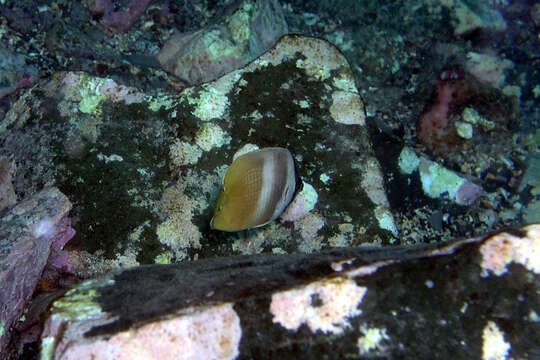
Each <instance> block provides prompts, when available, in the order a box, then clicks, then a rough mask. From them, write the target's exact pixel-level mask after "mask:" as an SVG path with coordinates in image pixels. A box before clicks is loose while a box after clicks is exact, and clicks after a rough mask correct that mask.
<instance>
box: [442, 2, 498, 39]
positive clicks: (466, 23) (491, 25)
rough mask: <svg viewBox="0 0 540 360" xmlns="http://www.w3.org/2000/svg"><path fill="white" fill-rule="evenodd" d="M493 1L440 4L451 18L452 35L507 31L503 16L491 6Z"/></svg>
mask: <svg viewBox="0 0 540 360" xmlns="http://www.w3.org/2000/svg"><path fill="white" fill-rule="evenodd" d="M493 3H496V2H495V1H493V2H491V1H483V0H472V1H465V0H448V1H444V2H442V5H443V6H445V7H446V8H447V9H448V10H449V11H450V14H451V16H452V20H453V26H454V35H457V36H460V35H465V34H468V33H471V32H473V31H475V30H484V31H494V32H500V31H505V30H506V29H507V27H508V26H507V25H506V21H505V20H504V18H503V16H502V15H501V14H500V13H499V11H498V10H496V9H495V8H494V6H493Z"/></svg>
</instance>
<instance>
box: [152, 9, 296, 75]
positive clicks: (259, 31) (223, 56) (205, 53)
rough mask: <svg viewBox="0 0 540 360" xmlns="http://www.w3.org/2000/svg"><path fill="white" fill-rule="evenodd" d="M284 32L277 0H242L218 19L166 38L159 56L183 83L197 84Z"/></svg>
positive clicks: (252, 55) (240, 62)
mask: <svg viewBox="0 0 540 360" xmlns="http://www.w3.org/2000/svg"><path fill="white" fill-rule="evenodd" d="M286 33H287V23H286V22H285V18H284V16H283V13H282V10H281V6H280V5H279V3H278V2H277V0H263V1H253V0H244V1H242V2H240V3H239V4H237V5H236V8H235V9H234V11H232V12H229V13H228V14H227V16H225V17H224V18H223V19H221V21H218V22H217V23H215V24H213V25H210V26H208V27H206V28H204V29H201V30H198V31H196V32H192V33H186V34H179V35H176V36H174V37H172V38H171V39H169V40H168V41H167V43H166V44H165V45H164V46H163V48H162V49H161V51H160V52H159V54H158V60H159V62H160V63H161V66H162V67H163V69H164V70H166V71H167V72H169V73H171V74H173V75H174V76H176V77H178V78H179V79H180V80H182V81H184V82H185V83H186V84H189V85H195V84H200V83H203V82H207V81H210V80H214V79H216V78H218V77H220V76H222V75H224V74H226V73H228V72H230V71H232V70H235V69H238V68H240V67H242V66H244V65H246V64H247V63H248V62H250V61H251V60H253V59H255V58H256V57H257V56H259V55H261V54H262V53H264V52H265V51H266V50H268V49H269V48H270V47H271V46H273V45H274V44H275V42H276V41H277V40H278V39H279V37H280V36H282V35H284V34H286Z"/></svg>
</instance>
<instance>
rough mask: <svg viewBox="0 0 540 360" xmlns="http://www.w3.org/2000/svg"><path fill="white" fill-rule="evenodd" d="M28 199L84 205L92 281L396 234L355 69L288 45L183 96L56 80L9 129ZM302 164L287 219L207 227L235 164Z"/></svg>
mask: <svg viewBox="0 0 540 360" xmlns="http://www.w3.org/2000/svg"><path fill="white" fill-rule="evenodd" d="M0 141H1V142H2V147H1V148H0V149H1V151H2V152H3V153H4V154H6V155H9V156H11V157H13V158H14V159H15V161H16V162H17V165H18V171H17V173H16V175H15V177H14V186H15V191H16V193H17V194H21V193H23V194H24V193H33V192H35V191H37V190H38V189H39V188H40V187H41V186H43V185H45V184H57V186H58V187H59V188H60V190H61V191H62V192H64V193H65V194H66V195H67V196H68V197H69V198H70V199H71V200H72V201H73V202H74V216H73V218H74V223H73V226H74V228H75V229H76V230H77V233H78V234H79V236H80V242H79V243H80V246H81V249H80V250H81V253H80V255H81V258H80V261H78V263H79V264H81V266H80V268H79V269H74V271H75V272H76V273H77V274H79V275H81V276H85V277H87V276H90V275H92V274H96V273H103V272H105V271H107V270H109V269H111V268H112V269H115V268H118V267H129V266H134V265H138V264H148V263H154V262H159V263H163V262H174V261H180V260H184V259H187V258H192V257H208V256H219V255H231V254H235V253H236V254H238V253H243V254H253V253H260V252H270V251H273V252H294V251H302V252H313V251H317V250H320V249H322V248H326V247H330V246H351V245H358V244H360V243H377V244H382V243H385V244H387V243H391V242H395V241H396V240H397V236H396V235H397V229H396V227H395V225H394V223H393V214H392V213H391V211H390V208H389V206H388V200H387V199H386V195H385V191H384V179H383V175H382V172H381V171H380V167H379V165H378V162H377V160H376V158H375V156H374V154H373V151H372V148H371V143H370V140H369V137H368V134H367V129H366V125H365V110H364V104H363V101H362V99H361V97H360V95H359V92H358V90H357V89H356V87H355V84H354V79H353V77H352V72H351V69H350V67H349V66H348V63H347V61H346V60H345V58H344V57H343V56H342V54H341V53H340V52H339V51H338V50H337V48H335V47H334V46H333V45H331V44H330V43H328V42H327V41H325V40H320V39H315V38H309V37H302V36H285V37H283V38H282V39H281V40H280V41H279V43H278V44H276V46H275V47H274V48H272V49H271V50H269V51H268V52H266V53H265V54H263V55H262V56H261V57H259V58H258V59H256V60H255V61H253V62H252V63H250V64H249V65H247V66H246V67H244V68H243V69H240V70H237V71H234V72H231V73H229V74H227V75H225V76H223V77H221V78H219V79H218V80H216V81H213V82H210V83H206V84H203V85H199V86H195V87H190V88H186V89H184V90H182V91H181V92H180V93H174V94H163V93H161V92H155V93H154V94H145V93H142V92H141V91H139V90H138V89H136V88H132V87H128V86H125V85H122V84H118V83H116V82H115V81H113V80H112V79H104V78H96V77H91V76H88V75H87V74H84V73H80V72H79V73H74V72H71V73H59V74H57V75H56V76H55V77H54V78H53V79H52V80H50V81H48V82H47V83H43V84H41V85H40V86H39V87H36V88H35V89H33V90H32V91H30V92H28V93H27V94H25V96H24V97H22V98H21V99H20V100H19V101H18V102H17V103H16V104H15V105H14V107H13V108H12V110H11V111H10V112H9V113H8V114H7V116H6V120H5V121H4V122H3V123H2V124H1V126H0ZM272 146H277V147H284V148H286V149H288V150H290V151H291V152H292V153H293V156H294V158H295V161H296V168H297V173H298V177H299V179H298V180H299V181H298V182H297V183H298V184H299V187H298V189H297V190H298V193H297V198H296V200H293V205H294V206H293V207H292V208H291V209H289V210H288V211H287V212H286V213H285V214H284V217H283V219H282V220H279V221H276V222H272V223H271V224H268V225H267V226H265V227H262V228H258V229H253V230H248V231H244V232H240V233H223V232H220V231H212V230H211V229H210V226H209V223H210V219H211V218H212V215H213V212H214V207H215V204H216V201H217V197H218V195H219V193H220V191H221V187H222V181H223V176H224V174H225V172H226V169H227V167H228V166H229V165H230V163H231V162H232V159H233V156H234V155H235V153H237V152H238V151H240V150H241V149H242V151H243V150H245V149H253V148H255V147H259V148H262V147H272Z"/></svg>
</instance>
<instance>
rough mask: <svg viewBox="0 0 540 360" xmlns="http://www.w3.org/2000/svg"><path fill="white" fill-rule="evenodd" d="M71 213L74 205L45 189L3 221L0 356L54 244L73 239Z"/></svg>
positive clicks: (0, 233)
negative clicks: (70, 222)
mask: <svg viewBox="0 0 540 360" xmlns="http://www.w3.org/2000/svg"><path fill="white" fill-rule="evenodd" d="M70 209H71V203H70V202H69V200H68V199H67V198H66V197H65V196H64V195H63V194H62V193H61V192H60V191H58V189H56V188H46V189H44V190H42V191H40V192H38V193H36V194H34V195H33V196H31V197H29V198H28V199H25V200H23V201H21V202H20V203H18V204H17V205H15V207H13V208H12V209H11V210H9V211H7V212H5V213H3V216H2V217H1V218H0V284H1V286H2V290H1V291H0V304H1V311H0V353H1V352H3V350H4V348H5V346H6V345H7V343H8V341H9V338H10V331H11V329H10V328H11V326H12V325H13V323H14V321H15V320H16V319H18V318H19V316H21V315H22V311H23V309H24V307H25V306H26V304H27V302H28V301H29V300H30V297H31V296H32V294H33V292H34V289H35V287H36V284H37V283H38V281H39V279H40V277H41V273H42V271H43V269H44V267H45V264H46V263H47V260H48V259H49V256H50V254H51V248H52V247H53V244H54V243H55V242H57V241H60V242H64V241H63V240H66V237H67V240H69V239H70V238H71V236H73V231H72V230H71V228H69V226H68V225H66V222H65V219H66V217H67V215H68V212H69V211H70ZM67 240H66V241H67ZM64 243H65V242H64Z"/></svg>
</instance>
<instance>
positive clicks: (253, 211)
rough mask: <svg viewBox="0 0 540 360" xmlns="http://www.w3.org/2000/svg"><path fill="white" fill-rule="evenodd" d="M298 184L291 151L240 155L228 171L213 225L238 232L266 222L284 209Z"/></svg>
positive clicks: (218, 228)
mask: <svg viewBox="0 0 540 360" xmlns="http://www.w3.org/2000/svg"><path fill="white" fill-rule="evenodd" d="M295 187H296V176H295V171H294V160H293V157H292V155H291V153H290V152H289V150H287V149H283V148H277V147H276V148H265V149H260V150H256V151H253V152H250V153H247V154H244V155H242V156H239V157H238V158H237V159H236V160H234V161H233V163H232V164H231V166H229V169H228V170H227V173H226V174H225V180H224V181H223V191H222V192H221V195H220V196H219V199H218V202H217V205H216V210H215V212H214V217H213V218H212V221H211V222H210V226H211V227H212V229H216V230H221V231H239V230H245V229H249V228H254V227H259V226H263V225H266V224H268V223H269V222H270V221H273V220H275V219H276V218H277V217H278V216H279V215H280V214H281V213H282V212H283V210H285V207H286V206H287V205H288V204H289V203H290V202H291V200H292V197H293V195H294V191H295Z"/></svg>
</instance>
